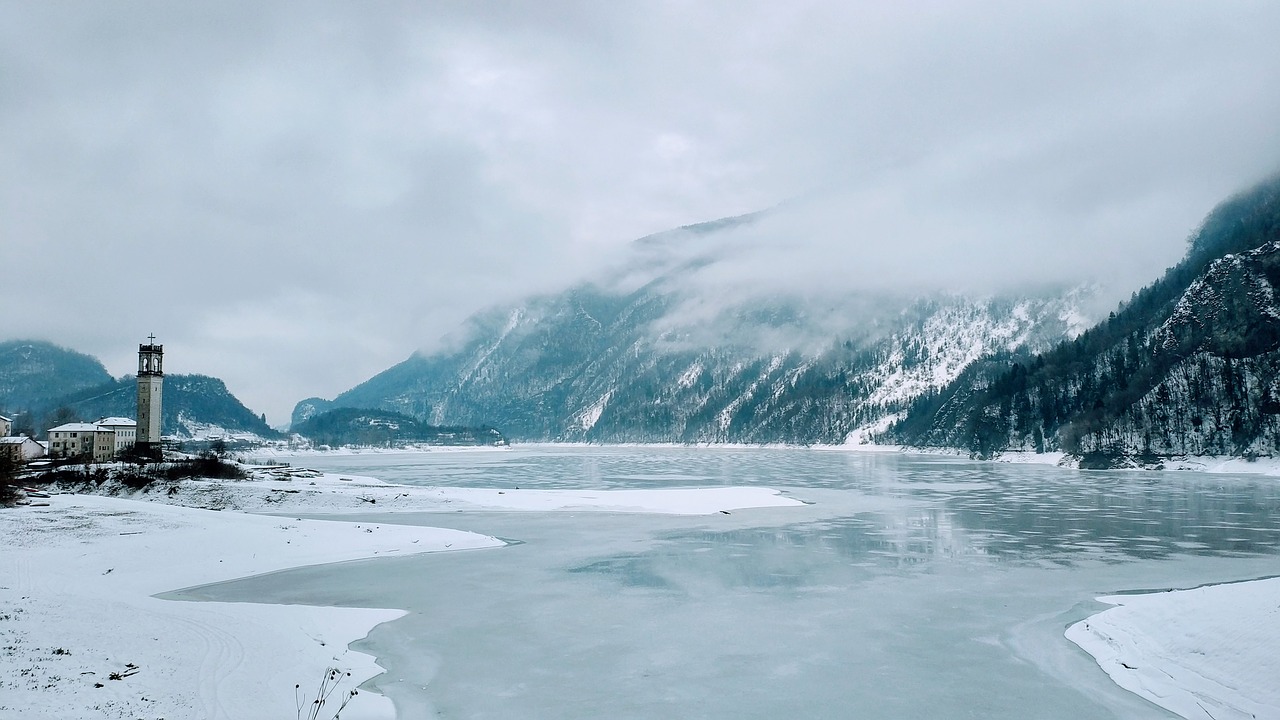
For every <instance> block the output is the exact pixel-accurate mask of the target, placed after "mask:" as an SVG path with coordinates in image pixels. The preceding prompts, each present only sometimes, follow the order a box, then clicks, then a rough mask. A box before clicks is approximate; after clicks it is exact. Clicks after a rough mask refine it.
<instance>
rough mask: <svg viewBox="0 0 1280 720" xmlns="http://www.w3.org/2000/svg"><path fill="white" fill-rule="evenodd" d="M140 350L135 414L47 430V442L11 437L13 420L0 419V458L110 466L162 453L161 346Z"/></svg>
mask: <svg viewBox="0 0 1280 720" xmlns="http://www.w3.org/2000/svg"><path fill="white" fill-rule="evenodd" d="M148 340H149V342H148V343H146V344H142V345H139V346H138V415H137V417H136V418H124V417H104V418H98V419H97V420H95V421H93V422H71V423H65V424H62V425H59V426H57V427H52V428H49V429H48V433H47V437H48V439H47V440H44V441H41V440H36V439H34V438H30V437H27V436H26V435H13V434H12V433H13V419H12V418H8V417H5V416H3V415H0V456H2V457H6V458H8V459H9V460H10V461H16V462H18V463H23V464H25V463H30V462H32V461H35V460H39V459H41V458H49V459H54V460H56V459H71V460H83V461H84V462H94V463H101V462H110V461H112V460H114V459H116V458H118V457H120V456H121V455H123V454H125V453H128V452H133V453H134V454H136V455H141V456H146V455H154V454H158V452H159V449H160V424H161V421H160V417H161V414H160V412H161V403H162V401H163V394H164V392H163V391H164V346H163V345H157V344H155V336H154V335H152V336H150V337H149V338H148Z"/></svg>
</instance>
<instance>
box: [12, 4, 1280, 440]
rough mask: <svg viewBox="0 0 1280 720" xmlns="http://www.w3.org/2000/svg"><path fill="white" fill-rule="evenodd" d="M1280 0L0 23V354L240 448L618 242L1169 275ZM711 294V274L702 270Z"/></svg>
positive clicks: (1256, 142)
mask: <svg viewBox="0 0 1280 720" xmlns="http://www.w3.org/2000/svg"><path fill="white" fill-rule="evenodd" d="M1277 28H1280V3H1275V2H1256V3H1231V2H1146V3H1140V2H1132V3H1126V2H1114V0H1111V1H1108V2H1100V3H1085V2H1061V3H1053V2H1034V3H1028V2H1022V1H1019V2H982V3H965V2H956V1H954V0H948V1H946V2H937V3H927V2H920V3H896V2H893V3H890V2H868V3H861V4H859V3H854V2H849V1H847V0H832V1H830V2H817V3H806V2H785V3H784V2H777V1H776V0H768V1H765V2H748V1H747V0H728V1H725V2H689V3H661V2H628V3H618V2H603V1H593V2H583V3H557V2H544V1H542V0H539V1H538V2H527V3H516V2H501V3H499V2H492V3H485V2H465V3H464V2H458V3H445V2H429V3H421V2H413V3H410V2H404V3H398V2H360V3H356V2H352V3H347V4H326V3H320V2H305V3H270V2H261V1H259V0H253V1H252V2H234V1H229V0H219V1H218V2H211V3H197V2H180V3H172V2H151V3H135V2H88V1H87V0H86V1H85V2H47V1H44V0H41V1H40V2H31V1H28V0H13V1H11V0H0V244H2V245H3V249H4V254H3V257H4V258H5V260H6V262H5V274H4V277H3V278H2V279H0V305H2V306H3V308H4V310H5V312H4V314H3V317H4V321H3V326H0V337H5V338H42V339H47V340H52V341H54V342H56V343H59V344H61V345H65V346H68V347H72V348H75V349H77V350H80V351H83V352H88V353H91V354H94V355H97V356H98V357H100V358H101V359H102V360H103V361H104V362H105V363H106V364H107V368H108V370H110V371H111V372H112V373H113V374H116V375H121V374H124V373H127V372H132V371H133V370H134V369H135V359H134V358H135V353H136V344H137V343H138V342H140V341H142V340H143V339H144V337H145V336H146V335H147V334H149V333H152V332H154V333H155V334H156V335H157V336H158V341H159V342H162V343H164V345H165V349H166V356H167V357H166V370H167V371H168V372H171V373H177V372H198V373H205V374H210V375H215V376H218V377H221V378H223V379H224V380H226V381H227V384H228V386H229V387H230V388H231V390H232V392H234V393H235V394H236V395H237V396H239V397H240V398H241V399H242V400H243V401H244V402H245V403H246V404H247V405H249V406H250V407H251V408H252V409H254V410H255V411H258V412H263V411H265V412H266V413H267V415H268V419H269V420H270V421H271V422H272V423H273V424H279V423H282V422H285V421H287V419H288V413H289V411H290V409H291V408H292V406H293V404H294V402H296V401H297V400H299V399H301V398H303V397H306V396H310V395H321V396H325V397H332V396H333V395H334V394H336V393H338V392H340V391H342V390H345V389H347V388H349V387H351V386H352V385H354V384H356V383H358V382H360V381H362V380H364V379H366V378H368V377H369V376H370V375H372V374H374V373H376V372H378V371H380V370H383V369H385V368H386V367H388V366H390V365H392V364H394V363H396V362H398V361H400V360H402V359H404V358H405V357H407V356H408V355H409V354H410V353H412V352H413V351H414V350H415V349H418V348H422V347H430V346H431V345H432V344H433V343H435V342H437V339H438V338H439V337H440V336H441V335H443V334H445V333H446V332H448V331H450V330H452V329H454V328H455V327H456V326H457V325H458V323H459V322H460V321H461V320H463V319H464V318H465V317H467V316H468V315H469V314H471V313H472V312H474V311H476V310H477V309H480V308H482V307H484V306H487V305H491V304H494V303H499V302H504V301H512V300H515V299H518V298H519V297H521V296H524V295H526V294H528V293H532V292H543V291H550V290H555V289H557V288H560V287H563V286H565V285H566V284H568V283H571V282H574V281H575V280H577V279H579V278H583V277H589V276H592V275H593V274H594V273H595V272H597V268H600V267H601V266H604V265H609V264H615V265H616V264H617V263H619V262H625V258H626V257H627V255H626V251H625V248H626V244H627V243H628V242H630V241H631V240H633V239H635V238H638V237H640V236H643V235H646V234H648V233H652V232H656V231H660V230H665V229H668V228H672V227H676V226H679V225H684V224H688V223H694V222H699V221H704V220H710V219H714V218H719V217H724V216H729V215H736V214H740V213H744V212H749V211H754V210H759V209H762V208H768V207H774V206H778V205H780V204H781V205H782V207H783V210H782V211H779V213H778V214H777V216H776V217H774V218H773V219H772V220H771V221H770V222H769V223H767V224H764V225H762V226H761V227H760V228H757V229H756V230H753V231H752V233H753V234H752V235H751V236H750V243H747V244H745V245H744V247H747V248H750V249H751V252H750V253H748V252H746V251H745V250H744V253H743V254H742V256H741V257H739V258H738V259H737V262H736V264H733V265H726V266H725V267H726V268H727V269H724V270H722V271H720V272H721V274H722V275H723V276H724V277H722V278H721V280H722V281H724V282H728V283H730V284H731V283H733V282H736V281H737V279H738V278H739V277H742V278H748V277H750V278H769V279H770V281H771V282H772V283H773V284H774V285H776V286H777V287H779V288H783V289H785V288H788V287H808V286H812V285H813V284H815V283H816V284H818V285H821V286H824V287H836V288H841V287H845V286H850V287H856V286H861V285H869V286H871V285H886V284H890V285H899V284H901V285H904V286H921V287H929V286H935V285H936V286H951V285H954V286H956V287H961V288H982V287H994V286H996V285H999V284H1001V283H1004V282H1015V281H1016V279H1018V278H1027V279H1030V280H1034V281H1055V280H1069V281H1074V280H1076V279H1085V278H1089V277H1098V278H1101V279H1103V280H1106V281H1107V282H1110V283H1112V284H1117V283H1118V284H1119V285H1124V284H1125V283H1128V284H1130V285H1132V287H1128V288H1127V289H1126V290H1125V292H1124V293H1123V294H1124V295H1127V294H1128V290H1130V289H1134V288H1136V287H1137V286H1138V285H1140V284H1142V283H1145V282H1147V281H1149V280H1151V279H1154V278H1155V277H1156V276H1157V275H1158V274H1159V272H1160V271H1161V270H1162V269H1163V268H1165V267H1167V266H1168V265H1170V264H1172V263H1173V262H1175V261H1176V260H1177V259H1178V257H1179V256H1180V255H1181V253H1182V251H1183V249H1184V247H1185V239H1186V236H1187V235H1188V233H1190V232H1191V231H1192V230H1193V229H1194V227H1195V225H1196V224H1197V223H1198V222H1199V220H1200V218H1201V217H1203V215H1204V214H1205V212H1207V211H1208V210H1209V209H1210V208H1211V207H1212V206H1213V205H1214V204H1215V203H1216V202H1217V201H1218V200H1220V199H1221V198H1222V197H1224V196H1225V195H1227V194H1229V193H1231V192H1233V191H1235V190H1238V189H1241V188H1243V187H1244V186H1246V185H1248V184H1250V183H1252V182H1254V181H1256V180H1259V179H1261V178H1262V177H1264V176H1266V175H1269V174H1271V173H1273V172H1275V171H1276V170H1278V169H1280V131H1278V130H1277V129H1278V128H1280V43H1278V42H1277V41H1276V30H1277ZM726 278H727V280H726Z"/></svg>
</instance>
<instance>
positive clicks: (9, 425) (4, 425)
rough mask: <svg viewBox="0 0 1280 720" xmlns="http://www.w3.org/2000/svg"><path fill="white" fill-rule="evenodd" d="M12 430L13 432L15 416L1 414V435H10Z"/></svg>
mask: <svg viewBox="0 0 1280 720" xmlns="http://www.w3.org/2000/svg"><path fill="white" fill-rule="evenodd" d="M11 432H13V418H7V417H5V416H3V415H0V437H9V433H11Z"/></svg>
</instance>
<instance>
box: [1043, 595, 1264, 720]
mask: <svg viewBox="0 0 1280 720" xmlns="http://www.w3.org/2000/svg"><path fill="white" fill-rule="evenodd" d="M1098 600H1099V601H1101V602H1104V603H1108V604H1111V605H1115V606H1116V607H1113V608H1111V609H1109V610H1105V611H1103V612H1101V613H1098V614H1097V615H1094V616H1093V617H1090V618H1089V619H1087V620H1083V621H1081V622H1078V623H1076V624H1075V625H1072V626H1071V627H1070V628H1068V629H1067V633H1066V635H1067V638H1068V639H1070V640H1071V641H1072V642H1074V643H1076V644H1077V645H1079V646H1080V647H1081V648H1084V650H1085V651H1086V652H1088V653H1089V654H1090V655H1093V657H1094V658H1095V659H1096V660H1097V661H1098V665H1099V666H1101V667H1102V669H1103V670H1105V671H1106V673H1107V674H1108V675H1110V676H1111V679H1112V680H1114V681H1115V682H1116V684H1118V685H1120V686H1121V687H1123V688H1125V689H1126V690H1129V691H1130V692H1133V693H1137V694H1138V695H1141V696H1142V697H1144V698H1146V699H1148V700H1150V701H1151V702H1153V703H1156V704H1157V705H1160V706H1161V707H1164V708H1166V709H1168V710H1171V711H1173V712H1175V713H1177V714H1179V715H1181V716H1182V717H1184V718H1197V719H1199V718H1205V719H1206V720H1238V719H1243V718H1258V719H1260V720H1261V719H1263V718H1272V719H1274V718H1280V578H1271V579H1267V580H1255V581H1252V582H1242V583H1234V584H1230V585H1212V586H1208V587H1202V588H1196V589H1194V590H1181V591H1175V592H1164V593H1153V594H1146V595H1117V596H1110V597H1101V598H1098Z"/></svg>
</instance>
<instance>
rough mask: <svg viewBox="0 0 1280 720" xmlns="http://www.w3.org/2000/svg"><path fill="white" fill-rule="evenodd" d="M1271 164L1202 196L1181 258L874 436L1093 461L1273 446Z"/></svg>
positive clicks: (1275, 220) (1276, 350)
mask: <svg viewBox="0 0 1280 720" xmlns="http://www.w3.org/2000/svg"><path fill="white" fill-rule="evenodd" d="M1278 288H1280V177H1278V178H1275V179H1272V180H1271V181H1268V182H1266V183H1263V184H1261V185H1259V186H1258V187H1255V188H1253V189H1251V190H1250V191H1248V192H1245V193H1242V194H1240V195H1238V196H1236V197H1233V198H1231V199H1230V200H1228V201H1227V202H1224V203H1223V204H1222V205H1220V206H1219V207H1218V208H1216V209H1215V210H1214V211H1213V212H1212V213H1211V214H1210V215H1209V216H1208V218H1206V220H1205V222H1204V224H1203V225H1202V227H1201V228H1200V230H1199V231H1198V232H1197V233H1196V235H1195V236H1194V237H1193V238H1192V243H1191V247H1190V249H1189V251H1188V254H1187V256H1186V258H1185V259H1184V260H1183V261H1182V262H1180V263H1179V264H1178V265H1177V266H1175V267H1173V268H1171V269H1170V270H1169V271H1168V272H1167V273H1166V274H1165V275H1164V277H1163V278H1161V279H1160V280H1159V281H1157V282H1155V283H1153V284H1152V285H1150V286H1148V287H1147V288H1145V289H1143V290H1142V291H1141V292H1139V293H1137V294H1135V295H1134V297H1133V299H1132V300H1131V301H1129V302H1128V303H1126V304H1125V306H1124V307H1123V308H1122V309H1121V310H1119V311H1117V312H1115V313H1113V314H1112V315H1111V317H1109V318H1108V319H1107V321H1105V322H1103V323H1102V324H1100V325H1098V326H1097V327H1095V328H1092V329H1090V330H1088V331H1087V332H1085V333H1083V334H1082V335H1080V337H1078V338H1077V339H1076V340H1074V341H1073V342H1070V343H1064V344H1063V345H1061V346H1059V347H1056V348H1054V349H1053V350H1051V351H1049V352H1046V353H1044V354H1042V355H1039V356H1034V357H1032V356H1021V357H1019V356H1014V355H1005V356H1003V357H996V358H992V359H988V360H985V361H983V362H981V363H976V364H974V365H971V366H970V367H969V368H968V369H967V370H966V371H965V372H964V373H962V374H961V375H960V376H959V377H958V378H957V380H956V381H955V382H954V383H952V384H950V385H949V386H947V387H946V388H944V389H943V390H942V391H941V392H938V393H930V394H926V395H924V396H922V397H921V398H920V399H919V400H918V401H917V402H916V403H915V404H914V406H913V408H912V410H911V412H910V413H909V414H908V416H907V417H906V418H905V419H904V420H903V421H902V422H901V423H899V424H898V425H897V426H895V427H894V428H893V429H892V430H891V431H890V433H889V434H888V436H889V437H890V438H891V439H893V440H896V441H900V442H907V443H910V444H915V445H922V446H945V447H958V448H963V449H965V450H968V451H970V452H972V453H974V454H977V455H990V454H995V453H999V452H1002V451H1004V450H1009V449H1015V450H1044V449H1047V450H1058V449H1060V450H1063V451H1066V452H1069V453H1072V454H1077V455H1080V456H1082V457H1084V458H1086V460H1087V461H1088V462H1090V463H1093V464H1097V465H1108V464H1115V463H1116V462H1120V463H1125V462H1131V461H1132V458H1135V457H1137V458H1142V457H1145V458H1148V459H1149V460H1150V461H1151V462H1154V461H1155V459H1156V458H1158V457H1160V456H1171V455H1273V454H1275V453H1276V452H1277V451H1278V450H1280V291H1278Z"/></svg>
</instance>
